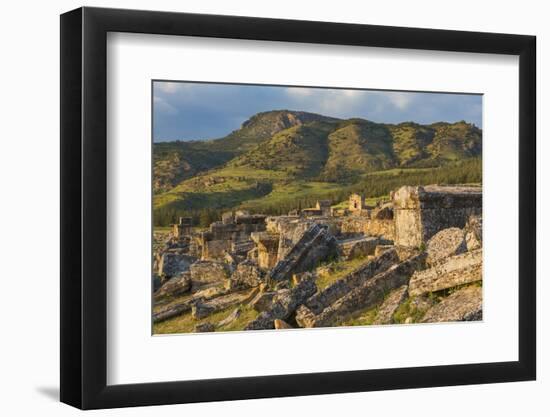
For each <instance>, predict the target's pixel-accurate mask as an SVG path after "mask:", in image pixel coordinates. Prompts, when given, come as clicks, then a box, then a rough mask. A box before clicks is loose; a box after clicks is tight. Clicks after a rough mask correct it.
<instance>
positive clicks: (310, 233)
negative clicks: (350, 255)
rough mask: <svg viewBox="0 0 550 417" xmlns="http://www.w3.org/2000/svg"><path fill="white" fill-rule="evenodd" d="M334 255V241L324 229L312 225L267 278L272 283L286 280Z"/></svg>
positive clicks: (335, 250) (335, 248) (335, 251)
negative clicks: (272, 281)
mask: <svg viewBox="0 0 550 417" xmlns="http://www.w3.org/2000/svg"><path fill="white" fill-rule="evenodd" d="M336 253H337V245H336V239H335V238H334V237H333V236H332V235H331V234H330V233H329V232H328V230H327V228H326V227H324V226H321V225H319V224H313V225H311V226H310V227H309V229H308V230H307V231H306V232H305V233H304V234H303V236H302V237H301V239H300V240H299V241H298V242H297V243H296V244H295V245H294V246H293V248H292V249H291V250H290V251H289V252H288V254H287V256H286V257H285V258H284V259H283V260H281V261H279V262H277V264H276V265H275V266H274V267H273V269H272V270H271V272H270V275H269V277H270V279H272V280H274V281H282V280H288V279H290V278H291V277H292V274H295V273H298V272H304V271H308V270H310V269H312V268H313V267H315V266H316V264H318V263H319V262H321V261H323V260H325V259H327V258H328V257H329V256H331V255H334V254H336Z"/></svg>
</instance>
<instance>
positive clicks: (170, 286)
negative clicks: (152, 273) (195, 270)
mask: <svg viewBox="0 0 550 417" xmlns="http://www.w3.org/2000/svg"><path fill="white" fill-rule="evenodd" d="M190 289H191V274H189V272H184V273H183V274H181V275H180V276H177V277H174V278H171V279H169V280H167V281H166V282H165V283H164V284H163V285H162V286H161V287H160V288H159V289H158V290H157V291H156V292H155V295H154V298H155V300H159V299H161V298H165V297H176V296H178V295H182V294H185V293H186V292H188V291H189V290H190Z"/></svg>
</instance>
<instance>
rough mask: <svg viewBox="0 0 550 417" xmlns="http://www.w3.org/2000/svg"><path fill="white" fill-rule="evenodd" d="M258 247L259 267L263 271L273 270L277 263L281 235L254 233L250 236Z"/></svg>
mask: <svg viewBox="0 0 550 417" xmlns="http://www.w3.org/2000/svg"><path fill="white" fill-rule="evenodd" d="M250 237H251V239H252V240H253V241H254V243H256V246H257V249H258V251H257V258H258V265H259V266H260V268H262V269H271V268H273V266H275V263H276V262H277V251H278V249H279V233H273V232H254V233H252V234H251V235H250Z"/></svg>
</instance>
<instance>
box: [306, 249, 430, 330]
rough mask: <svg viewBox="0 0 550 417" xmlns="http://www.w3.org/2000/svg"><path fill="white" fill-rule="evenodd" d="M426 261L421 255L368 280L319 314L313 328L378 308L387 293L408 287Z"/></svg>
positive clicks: (424, 255)
mask: <svg viewBox="0 0 550 417" xmlns="http://www.w3.org/2000/svg"><path fill="white" fill-rule="evenodd" d="M425 261H426V254H425V253H421V254H420V255H417V256H415V257H413V258H410V259H408V260H406V261H404V262H401V263H399V264H397V265H393V266H391V267H390V268H389V269H388V270H387V271H385V272H382V273H380V274H378V275H376V276H375V277H373V278H371V279H369V280H367V281H366V282H364V283H363V284H362V285H360V286H358V287H357V288H355V289H353V290H352V291H350V292H349V293H348V294H346V295H345V296H343V297H342V298H340V299H338V300H337V301H336V302H334V303H333V304H332V305H330V306H329V307H327V308H326V309H324V310H323V311H322V313H321V314H318V315H317V316H316V317H315V320H314V323H313V326H312V327H329V326H334V325H337V324H338V323H341V322H342V321H344V320H346V319H347V318H349V317H350V316H352V315H353V314H354V313H358V312H360V311H362V310H367V309H370V308H372V307H374V306H376V305H377V304H378V303H380V302H381V301H382V300H383V299H384V294H385V293H387V292H389V291H391V290H394V289H396V288H399V287H400V286H402V285H407V283H408V282H409V279H410V277H411V276H412V274H413V273H414V272H415V271H416V270H418V269H420V268H422V267H423V266H424V264H425Z"/></svg>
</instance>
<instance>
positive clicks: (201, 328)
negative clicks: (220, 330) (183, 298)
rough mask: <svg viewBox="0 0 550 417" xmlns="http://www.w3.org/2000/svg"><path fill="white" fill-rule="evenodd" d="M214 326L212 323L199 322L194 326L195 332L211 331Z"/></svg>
mask: <svg viewBox="0 0 550 417" xmlns="http://www.w3.org/2000/svg"><path fill="white" fill-rule="evenodd" d="M215 329H216V328H215V327H214V325H213V324H212V323H201V324H197V325H196V326H195V333H208V332H213V331H214V330H215Z"/></svg>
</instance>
